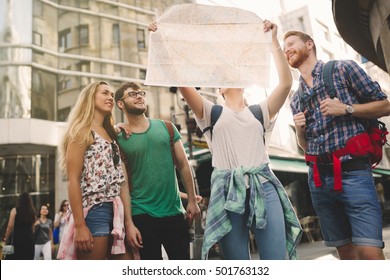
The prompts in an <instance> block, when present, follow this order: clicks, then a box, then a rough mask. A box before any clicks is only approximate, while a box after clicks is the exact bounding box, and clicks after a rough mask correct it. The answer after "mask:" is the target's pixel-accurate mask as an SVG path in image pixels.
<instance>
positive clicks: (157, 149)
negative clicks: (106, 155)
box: [118, 119, 185, 218]
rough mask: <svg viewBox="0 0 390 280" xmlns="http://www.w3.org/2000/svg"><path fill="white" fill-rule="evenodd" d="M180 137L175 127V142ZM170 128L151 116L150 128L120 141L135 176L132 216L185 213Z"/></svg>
mask: <svg viewBox="0 0 390 280" xmlns="http://www.w3.org/2000/svg"><path fill="white" fill-rule="evenodd" d="M180 138H181V136H180V134H179V132H178V131H177V129H176V127H175V126H174V142H176V141H178V140H179V139H180ZM169 141H170V138H169V132H168V129H167V127H166V126H165V124H164V122H163V121H161V120H155V119H149V128H148V129H147V130H146V131H145V132H143V133H133V134H132V135H131V136H130V138H128V139H125V137H124V135H123V133H121V134H120V135H119V137H118V143H119V145H120V147H121V149H122V151H123V152H124V153H125V155H126V157H127V160H128V162H129V166H130V168H131V176H132V178H131V179H132V191H131V204H132V208H131V209H132V215H133V216H135V215H140V214H148V215H150V216H153V217H158V218H160V217H170V216H175V215H179V214H183V213H185V210H184V208H183V205H182V203H181V200H180V196H179V188H178V184H177V178H176V173H175V168H174V163H173V159H172V154H171V147H170V142H169Z"/></svg>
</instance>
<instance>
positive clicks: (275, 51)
mask: <svg viewBox="0 0 390 280" xmlns="http://www.w3.org/2000/svg"><path fill="white" fill-rule="evenodd" d="M264 31H266V32H267V31H272V47H271V48H272V49H271V52H272V56H273V59H274V62H275V65H276V70H277V72H278V78H279V83H278V85H277V86H276V87H275V88H274V90H273V91H272V93H271V95H270V97H269V98H268V111H269V117H270V119H272V118H273V117H274V116H275V115H276V114H277V113H278V112H279V110H280V108H281V107H282V106H283V104H284V102H285V101H286V98H287V96H288V94H289V93H290V90H291V86H292V82H293V79H292V75H291V71H290V67H289V65H288V63H287V60H286V57H285V56H284V53H283V50H282V48H281V47H280V44H279V41H278V38H277V33H278V26H277V25H276V24H274V23H272V22H270V21H267V20H266V21H264Z"/></svg>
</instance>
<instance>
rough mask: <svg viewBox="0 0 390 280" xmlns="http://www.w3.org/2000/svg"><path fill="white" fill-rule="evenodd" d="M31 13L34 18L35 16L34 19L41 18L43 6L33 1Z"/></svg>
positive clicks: (39, 2)
mask: <svg viewBox="0 0 390 280" xmlns="http://www.w3.org/2000/svg"><path fill="white" fill-rule="evenodd" d="M33 13H34V16H36V17H42V16H43V4H42V2H41V1H34V4H33Z"/></svg>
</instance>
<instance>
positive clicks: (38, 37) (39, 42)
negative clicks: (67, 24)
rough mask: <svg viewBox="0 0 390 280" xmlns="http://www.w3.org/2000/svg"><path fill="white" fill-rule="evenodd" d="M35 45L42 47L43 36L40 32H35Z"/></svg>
mask: <svg viewBox="0 0 390 280" xmlns="http://www.w3.org/2000/svg"><path fill="white" fill-rule="evenodd" d="M33 44H34V45H37V46H42V34H40V33H38V32H35V31H34V32H33Z"/></svg>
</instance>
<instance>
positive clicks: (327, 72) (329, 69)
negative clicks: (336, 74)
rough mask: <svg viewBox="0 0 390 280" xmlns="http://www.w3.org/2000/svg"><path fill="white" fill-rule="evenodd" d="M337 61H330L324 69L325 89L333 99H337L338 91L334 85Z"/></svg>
mask: <svg viewBox="0 0 390 280" xmlns="http://www.w3.org/2000/svg"><path fill="white" fill-rule="evenodd" d="M335 62H336V60H330V61H328V62H327V63H325V65H324V68H323V69H322V79H323V80H324V84H325V89H326V91H327V92H329V96H330V98H331V99H333V98H335V97H336V89H335V87H334V84H333V77H332V73H333V68H334V64H335Z"/></svg>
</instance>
